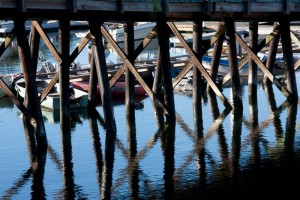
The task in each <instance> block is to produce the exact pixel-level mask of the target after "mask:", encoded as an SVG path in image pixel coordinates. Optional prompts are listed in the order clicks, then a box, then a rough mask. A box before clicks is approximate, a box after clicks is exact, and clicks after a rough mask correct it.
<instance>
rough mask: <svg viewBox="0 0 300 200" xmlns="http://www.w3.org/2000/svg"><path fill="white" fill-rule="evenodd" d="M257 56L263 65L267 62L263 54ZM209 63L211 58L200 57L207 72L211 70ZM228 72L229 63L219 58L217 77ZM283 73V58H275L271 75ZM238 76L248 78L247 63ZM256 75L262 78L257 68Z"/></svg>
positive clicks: (261, 73) (261, 72) (225, 59)
mask: <svg viewBox="0 0 300 200" xmlns="http://www.w3.org/2000/svg"><path fill="white" fill-rule="evenodd" d="M257 56H258V57H259V58H260V60H261V61H262V62H263V63H264V64H265V63H266V61H267V55H266V54H264V53H258V54H257ZM211 61H212V57H210V56H203V57H202V65H203V66H204V67H205V68H206V69H207V70H208V71H209V70H210V68H211ZM229 72H230V67H229V61H228V59H227V58H221V59H220V64H219V69H218V74H219V75H222V76H224V75H226V74H228V73H229ZM284 72H285V61H284V59H283V57H282V56H281V57H277V58H276V60H275V65H274V68H273V75H274V76H277V75H282V74H284ZM239 74H240V76H248V74H249V68H248V63H247V64H246V65H245V66H244V67H243V68H242V69H240V70H239ZM257 75H258V76H263V75H264V72H263V71H262V70H261V69H260V68H259V67H257Z"/></svg>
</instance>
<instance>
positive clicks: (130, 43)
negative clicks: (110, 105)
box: [124, 22, 135, 121]
mask: <svg viewBox="0 0 300 200" xmlns="http://www.w3.org/2000/svg"><path fill="white" fill-rule="evenodd" d="M124 50H125V53H126V54H127V58H128V60H129V62H130V63H131V64H132V65H134V59H135V57H134V29H133V23H132V22H128V23H126V24H124ZM125 81H126V87H125V105H126V115H127V117H129V118H131V119H132V120H133V121H135V111H134V105H135V91H134V85H135V77H134V76H133V74H132V73H131V71H130V70H129V69H128V67H126V69H125Z"/></svg>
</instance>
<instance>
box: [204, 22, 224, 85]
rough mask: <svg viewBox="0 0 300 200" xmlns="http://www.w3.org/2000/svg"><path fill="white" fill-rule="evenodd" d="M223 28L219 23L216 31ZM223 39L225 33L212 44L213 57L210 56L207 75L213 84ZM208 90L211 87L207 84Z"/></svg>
mask: <svg viewBox="0 0 300 200" xmlns="http://www.w3.org/2000/svg"><path fill="white" fill-rule="evenodd" d="M223 27H224V23H223V22H219V24H218V30H217V31H221V30H222V29H223ZM224 38H225V33H222V34H221V36H220V37H219V39H218V40H217V41H216V43H215V44H214V50H213V55H212V59H211V67H210V70H209V75H210V76H211V79H212V80H213V81H214V82H216V79H217V75H218V70H219V64H220V59H221V54H222V48H223V42H224ZM208 90H211V87H210V85H209V84H207V91H208Z"/></svg>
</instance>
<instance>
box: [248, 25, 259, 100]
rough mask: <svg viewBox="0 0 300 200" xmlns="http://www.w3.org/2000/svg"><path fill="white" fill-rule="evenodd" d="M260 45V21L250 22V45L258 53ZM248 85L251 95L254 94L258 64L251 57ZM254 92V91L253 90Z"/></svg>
mask: <svg viewBox="0 0 300 200" xmlns="http://www.w3.org/2000/svg"><path fill="white" fill-rule="evenodd" d="M257 45H258V22H257V21H251V22H249V46H250V48H252V49H253V52H254V53H255V54H257ZM248 86H249V95H250V96H251V95H252V91H253V90H255V88H256V87H257V65H256V64H255V62H254V61H253V60H252V59H251V58H249V69H248ZM253 92H254V91H253Z"/></svg>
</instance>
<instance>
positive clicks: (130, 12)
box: [0, 0, 300, 21]
mask: <svg viewBox="0 0 300 200" xmlns="http://www.w3.org/2000/svg"><path fill="white" fill-rule="evenodd" d="M68 2H69V1H68V0H52V1H45V0H27V1H22V3H20V1H11V0H0V20H1V19H7V18H12V17H14V16H17V15H20V14H22V15H24V16H25V17H27V18H49V19H59V18H60V17H66V16H70V18H71V19H81V20H86V18H87V17H88V16H95V14H97V16H99V17H101V19H103V20H120V19H124V20H127V21H128V20H134V21H136V19H137V18H136V17H137V16H138V17H139V19H141V20H147V21H154V20H156V19H157V18H156V16H157V15H158V14H164V15H165V16H166V17H167V18H168V19H170V20H174V19H175V20H180V19H184V20H186V19H197V18H199V19H202V20H222V19H223V17H224V16H226V17H228V15H229V16H234V17H235V18H236V19H237V20H253V19H256V18H257V19H260V20H273V21H274V19H280V18H281V16H282V15H286V14H288V15H290V17H291V18H292V19H295V20H297V19H300V1H299V0H291V1H290V0H289V1H287V0H259V1H248V0H247V1H246V0H245V1H243V0H231V1H228V0H227V1H222V0H215V1H211V0H209V1H203V0H198V1H197V0H193V1H192V2H191V1H186V2H185V1H182V0H181V1H180V2H179V1H174V0H170V1H166V2H164V1H155V2H154V1H151V2H150V1H144V2H143V1H138V2H137V1H124V0H74V1H73V4H72V6H70V3H68ZM60 13H64V15H61V14H60ZM141 13H143V15H141Z"/></svg>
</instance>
